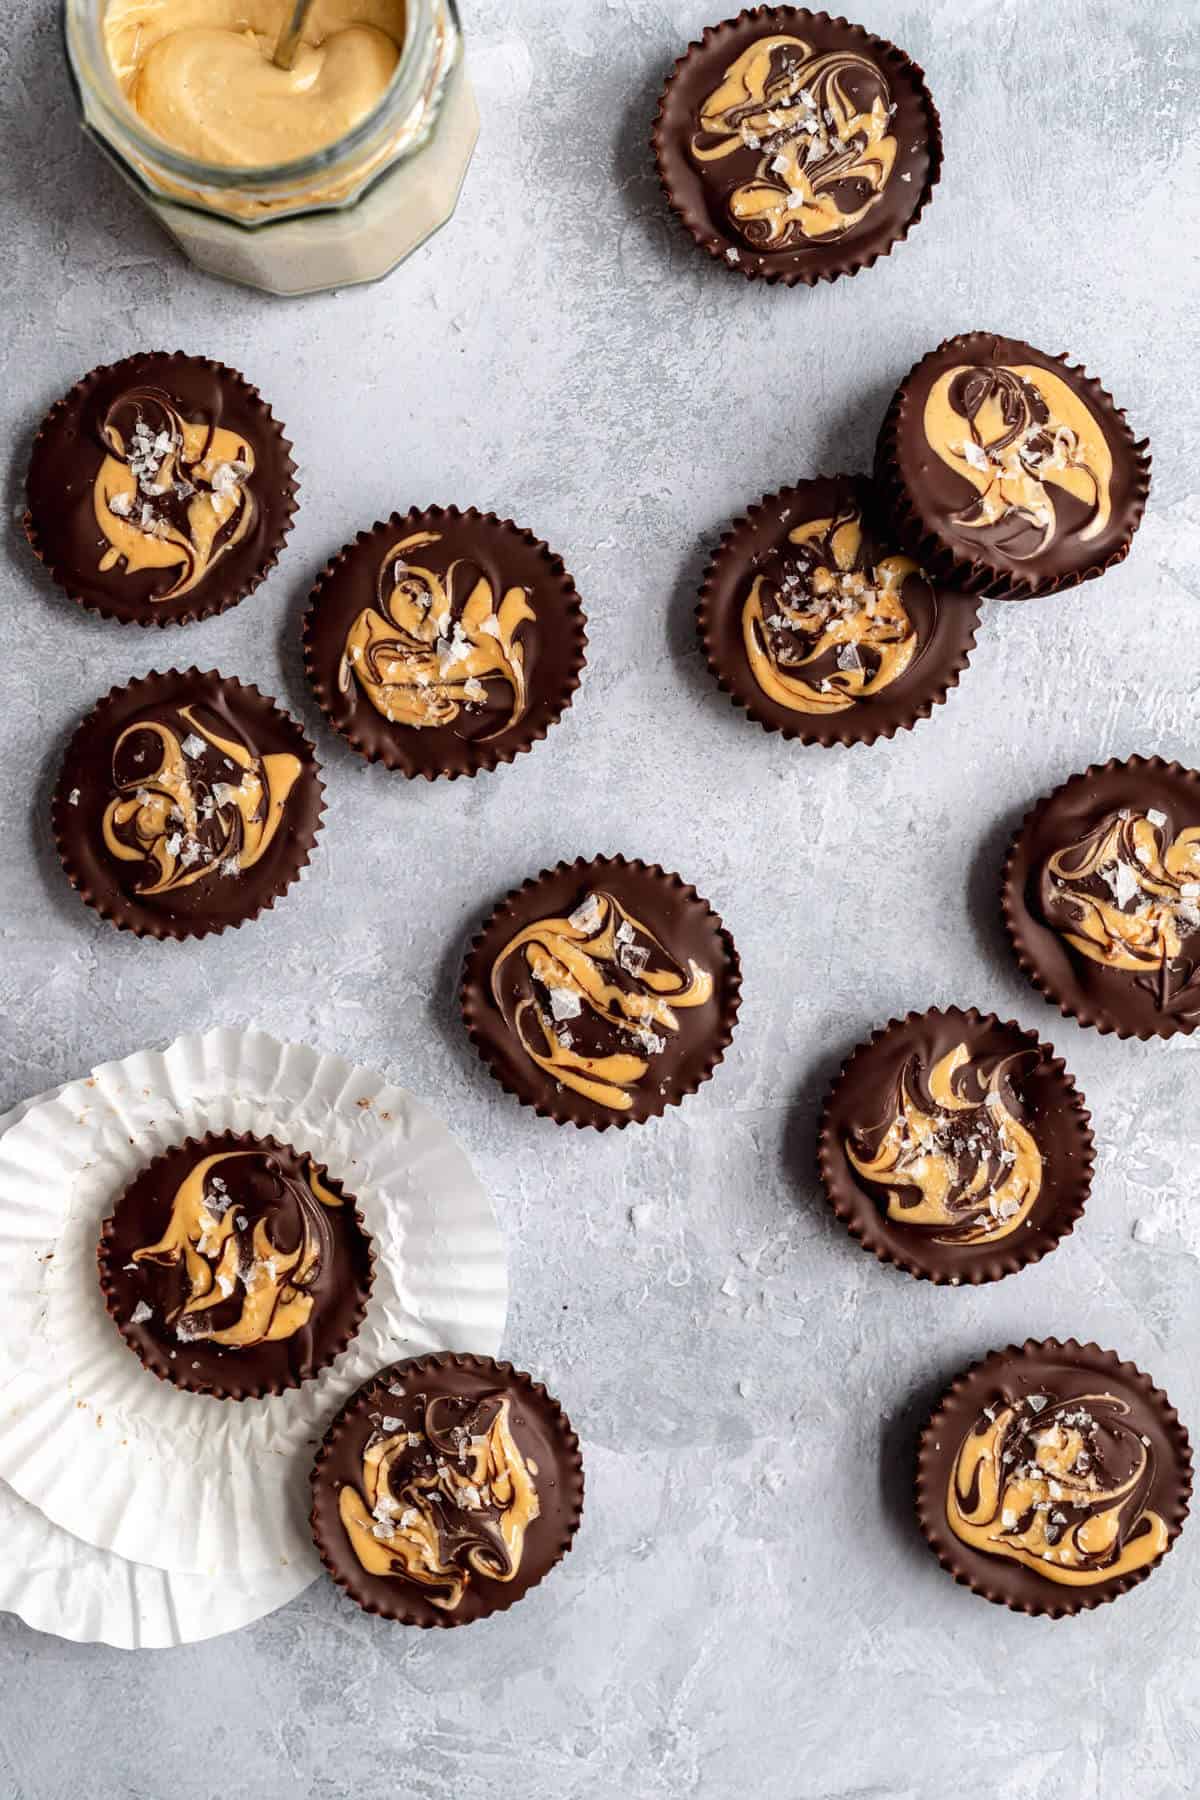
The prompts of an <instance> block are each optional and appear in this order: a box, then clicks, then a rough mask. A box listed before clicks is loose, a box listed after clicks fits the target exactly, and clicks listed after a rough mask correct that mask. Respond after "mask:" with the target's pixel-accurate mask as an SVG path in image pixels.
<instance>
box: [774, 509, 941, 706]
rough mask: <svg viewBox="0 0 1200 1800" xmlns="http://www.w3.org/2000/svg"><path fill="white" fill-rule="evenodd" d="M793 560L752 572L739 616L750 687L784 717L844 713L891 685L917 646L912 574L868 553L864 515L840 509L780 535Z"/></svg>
mask: <svg viewBox="0 0 1200 1800" xmlns="http://www.w3.org/2000/svg"><path fill="white" fill-rule="evenodd" d="M788 543H789V544H792V545H795V546H796V548H795V552H794V554H787V555H785V556H784V558H783V559H782V561H781V562H779V564H778V566H770V567H768V568H766V569H764V570H762V571H760V573H759V574H757V575H756V576H755V578H754V582H753V584H752V586H751V588H750V592H749V594H748V596H747V598H746V601H745V603H744V605H743V608H742V641H743V644H744V645H745V650H746V656H747V659H748V660H749V663H750V669H751V672H752V674H753V676H754V679H755V681H756V682H757V683H758V685H759V687H760V688H761V689H762V691H763V693H764V694H766V695H767V697H768V699H771V700H773V701H775V703H776V705H778V706H785V707H787V708H788V709H789V711H792V712H801V713H826V714H828V713H837V712H844V711H845V710H846V709H847V708H848V707H851V706H854V705H855V704H856V702H858V701H861V700H869V699H871V698H872V697H873V696H874V695H876V694H879V693H881V692H882V691H883V690H884V689H885V688H889V687H891V685H892V683H893V682H895V681H898V680H899V678H900V676H901V675H903V674H904V672H905V670H906V669H907V668H908V667H909V666H910V664H911V663H912V661H913V659H914V657H916V656H917V654H918V652H919V650H920V648H921V646H920V642H919V637H918V632H917V628H916V626H915V624H914V622H913V620H912V618H911V617H910V615H909V613H908V611H907V610H906V608H905V605H904V584H905V582H906V581H907V580H908V578H909V577H910V576H912V575H917V574H919V572H920V571H919V570H918V567H917V565H916V563H915V562H913V561H912V560H911V558H909V557H907V556H884V557H881V558H880V559H879V560H878V561H877V562H872V560H871V558H870V557H869V556H868V555H867V553H866V549H865V545H864V537H863V526H862V517H861V514H860V513H859V512H858V510H857V508H856V507H854V506H853V505H847V506H845V507H844V508H843V510H842V511H841V512H839V513H838V515H837V516H836V517H835V518H828V519H810V520H807V521H806V522H805V523H804V524H802V525H798V526H796V528H795V529H794V530H793V531H791V532H790V533H789V534H788Z"/></svg>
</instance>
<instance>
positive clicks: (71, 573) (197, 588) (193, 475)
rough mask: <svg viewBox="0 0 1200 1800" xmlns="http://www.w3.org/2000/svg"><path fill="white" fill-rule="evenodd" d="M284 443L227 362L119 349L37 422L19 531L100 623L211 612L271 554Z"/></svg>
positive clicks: (287, 465)
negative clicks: (116, 358) (115, 358)
mask: <svg viewBox="0 0 1200 1800" xmlns="http://www.w3.org/2000/svg"><path fill="white" fill-rule="evenodd" d="M291 450H292V446H291V444H290V443H289V442H288V440H287V438H286V437H285V436H284V435H283V429H282V427H281V426H280V424H279V422H278V420H277V419H276V418H275V417H274V415H273V413H272V412H271V409H270V407H269V406H268V405H267V403H266V401H265V400H264V399H263V397H262V395H261V394H260V393H259V391H258V389H257V388H256V387H252V386H251V384H250V383H249V382H248V381H247V380H246V378H245V376H244V375H241V374H239V373H238V371H237V370H236V369H231V368H227V367H226V365H225V364H224V363H219V362H213V361H211V360H210V359H209V358H208V357H203V356H188V355H185V353H184V352H183V351H182V350H175V351H171V352H166V351H151V352H143V353H141V354H139V355H136V356H128V357H126V358H125V359H124V361H122V362H118V363H110V364H107V365H105V366H102V367H100V368H96V369H93V370H92V371H91V373H90V374H88V375H85V376H83V378H82V379H81V380H80V381H78V382H76V384H75V386H74V387H73V388H72V389H71V390H70V392H69V393H67V394H65V395H64V396H63V398H62V399H61V400H58V401H56V402H55V404H54V405H53V406H52V407H51V408H50V411H49V413H48V414H47V415H46V418H45V419H44V420H43V422H42V424H41V426H40V428H39V430H38V434H37V437H36V439H35V440H34V445H33V452H32V456H31V460H30V464H29V474H28V477H27V482H26V500H27V510H26V513H25V521H24V523H25V534H26V536H27V537H28V539H29V542H30V545H31V547H32V548H33V550H34V553H35V554H36V555H37V557H38V558H39V560H40V561H41V562H42V563H43V564H44V565H45V567H46V569H47V570H48V571H49V573H50V575H51V576H52V577H53V578H54V580H55V581H56V582H57V583H58V585H59V586H60V587H61V588H63V589H64V590H65V591H66V593H67V594H68V595H69V596H70V598H71V599H72V600H75V601H77V602H78V604H79V605H80V606H86V607H88V608H89V609H90V610H91V611H92V612H97V613H99V614H100V615H101V616H102V617H103V618H106V619H117V620H119V621H121V622H122V623H128V622H134V623H137V624H139V625H186V624H190V623H191V622H193V621H194V620H197V619H208V618H212V617H213V616H214V615H215V614H217V613H222V612H225V611H227V610H228V608H229V607H231V606H236V605H237V603H238V601H239V600H244V599H245V598H246V596H247V594H250V593H253V591H254V589H255V588H256V587H258V585H259V583H260V582H262V581H263V580H264V579H265V578H266V576H267V575H268V574H269V572H270V571H271V569H273V568H274V566H275V564H276V563H277V562H278V560H279V555H280V552H281V551H282V549H283V546H284V544H285V543H286V541H287V536H288V533H289V531H290V530H291V525H292V518H293V515H294V513H295V511H296V503H297V502H296V479H295V477H296V465H295V463H294V462H293V461H292V456H291Z"/></svg>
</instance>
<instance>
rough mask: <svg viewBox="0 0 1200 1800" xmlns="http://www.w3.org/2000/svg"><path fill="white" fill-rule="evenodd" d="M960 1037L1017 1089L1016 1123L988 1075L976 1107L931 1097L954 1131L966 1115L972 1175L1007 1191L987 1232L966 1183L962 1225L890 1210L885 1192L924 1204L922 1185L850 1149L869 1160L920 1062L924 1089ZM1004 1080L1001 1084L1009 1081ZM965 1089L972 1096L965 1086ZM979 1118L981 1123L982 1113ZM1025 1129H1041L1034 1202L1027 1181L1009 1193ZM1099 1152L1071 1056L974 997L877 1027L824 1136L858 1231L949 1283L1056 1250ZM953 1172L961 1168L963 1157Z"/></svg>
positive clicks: (840, 1202) (911, 1269) (831, 1188)
mask: <svg viewBox="0 0 1200 1800" xmlns="http://www.w3.org/2000/svg"><path fill="white" fill-rule="evenodd" d="M959 1044H962V1045H965V1046H966V1048H967V1051H968V1054H969V1059H970V1064H971V1065H976V1066H977V1067H982V1068H984V1069H986V1070H987V1071H988V1072H989V1074H990V1073H991V1072H992V1071H995V1073H996V1075H997V1079H998V1080H999V1077H1000V1076H1002V1077H1003V1082H1004V1085H1005V1086H1007V1088H1008V1090H1009V1092H1008V1094H1007V1096H1004V1098H1005V1102H1006V1106H1007V1101H1009V1100H1011V1101H1012V1102H1013V1104H1014V1106H1015V1109H1016V1110H1015V1112H1014V1113H1013V1114H1012V1115H1011V1117H1012V1118H1013V1119H1014V1120H1015V1122H1016V1127H1017V1129H1016V1131H1014V1130H1013V1127H1012V1125H1011V1124H1010V1123H1009V1116H1008V1114H1007V1111H1006V1106H1005V1107H996V1108H995V1109H994V1110H993V1108H992V1107H991V1105H990V1104H989V1101H988V1099H987V1098H986V1093H987V1089H986V1088H985V1087H984V1086H981V1087H980V1090H979V1094H980V1097H979V1098H978V1099H977V1101H976V1102H975V1104H974V1105H973V1106H972V1107H970V1108H969V1109H968V1108H964V1109H963V1110H962V1111H961V1112H955V1111H953V1110H945V1109H941V1108H938V1107H937V1106H936V1104H935V1105H934V1108H933V1114H932V1116H935V1117H940V1118H942V1119H944V1121H945V1126H944V1128H945V1129H949V1130H951V1131H953V1130H954V1127H955V1125H956V1124H958V1123H960V1122H961V1127H962V1134H963V1143H962V1145H961V1146H960V1147H959V1148H960V1149H961V1153H962V1155H963V1156H964V1157H965V1158H966V1160H967V1162H968V1163H969V1165H970V1168H971V1177H972V1179H974V1178H975V1176H976V1175H977V1173H978V1171H980V1170H982V1171H983V1173H984V1177H985V1181H986V1183H987V1184H988V1188H990V1191H991V1193H992V1195H993V1196H994V1197H997V1198H998V1197H999V1196H1000V1195H1001V1194H1005V1199H1004V1202H1003V1205H1004V1207H1005V1209H1006V1210H1009V1217H1008V1218H1006V1217H1004V1216H1003V1215H1002V1213H1001V1212H1000V1211H999V1209H997V1211H996V1212H994V1213H992V1214H990V1215H989V1218H988V1219H987V1220H986V1221H984V1226H983V1229H984V1230H985V1231H987V1232H988V1235H986V1236H983V1237H979V1238H978V1241H972V1238H973V1236H976V1235H977V1231H978V1227H976V1228H975V1230H974V1231H972V1230H971V1229H964V1227H966V1226H967V1225H968V1222H969V1220H971V1219H974V1218H976V1217H977V1216H978V1209H976V1208H974V1207H973V1206H972V1205H971V1204H970V1198H969V1197H968V1196H967V1195H966V1194H964V1195H963V1196H962V1200H961V1202H960V1211H961V1218H960V1222H959V1224H958V1225H957V1226H955V1225H946V1226H944V1227H939V1226H936V1225H932V1224H923V1225H915V1224H911V1223H906V1222H905V1220H904V1218H903V1214H902V1213H901V1214H900V1216H898V1217H897V1216H893V1215H892V1213H891V1210H890V1208H889V1205H888V1196H889V1195H890V1194H892V1193H895V1194H897V1195H900V1196H911V1197H912V1199H913V1204H914V1207H915V1205H916V1203H917V1200H918V1199H919V1198H920V1197H921V1194H922V1190H921V1189H920V1187H919V1186H918V1185H916V1184H915V1183H907V1184H906V1183H904V1182H903V1181H901V1180H898V1179H892V1174H891V1173H890V1172H888V1171H886V1170H884V1169H878V1170H876V1171H875V1172H874V1173H872V1174H869V1175H868V1174H864V1173H863V1171H862V1170H861V1169H856V1168H855V1166H854V1163H853V1161H852V1160H851V1155H850V1151H851V1150H852V1149H853V1150H854V1151H855V1154H858V1155H859V1160H860V1161H863V1162H865V1163H866V1165H867V1166H868V1167H871V1166H872V1163H871V1155H870V1152H871V1150H872V1149H877V1148H878V1145H879V1143H880V1142H881V1141H882V1139H883V1136H884V1133H885V1131H886V1128H887V1127H888V1126H889V1125H890V1124H891V1123H892V1121H893V1120H894V1119H896V1118H898V1117H899V1116H900V1109H901V1106H902V1103H903V1095H904V1092H905V1089H906V1086H907V1077H908V1076H909V1075H910V1074H911V1073H912V1072H913V1065H914V1064H915V1065H916V1071H915V1072H916V1075H917V1079H918V1081H919V1082H920V1084H921V1092H922V1093H925V1091H926V1084H927V1082H928V1079H929V1076H930V1074H931V1071H932V1069H933V1067H934V1065H935V1064H936V1063H937V1062H938V1061H939V1060H940V1059H942V1058H944V1057H947V1056H949V1055H951V1054H952V1053H953V1051H954V1050H955V1048H956V1047H957V1046H958V1045H959ZM958 1085H959V1086H960V1088H961V1084H958ZM997 1092H998V1093H1001V1094H1002V1093H1003V1090H1002V1088H999V1087H998V1088H997ZM958 1097H959V1098H962V1097H964V1096H963V1095H962V1094H961V1092H960V1093H959V1095H958ZM1002 1114H1003V1115H1004V1116H1003V1124H1002V1125H998V1124H996V1123H995V1121H996V1118H997V1116H998V1115H1002ZM926 1116H930V1115H926ZM980 1120H982V1121H983V1123H982V1124H980V1123H977V1122H976V1121H980ZM981 1133H982V1134H983V1135H982V1136H981V1135H980V1134H981ZM1018 1134H1020V1135H1018ZM1025 1136H1028V1137H1029V1138H1030V1139H1032V1141H1033V1144H1034V1146H1035V1149H1036V1153H1037V1157H1038V1164H1037V1186H1036V1194H1035V1197H1034V1198H1033V1199H1032V1201H1031V1202H1029V1203H1028V1207H1027V1210H1026V1200H1027V1191H1020V1192H1018V1186H1019V1184H1018V1183H1014V1184H1013V1191H1012V1193H1011V1194H1007V1193H1006V1189H1007V1187H1008V1185H1009V1179H1010V1178H1009V1175H1008V1170H1009V1169H1011V1168H1014V1167H1015V1166H1016V1165H1015V1163H1008V1162H1007V1158H1008V1157H1015V1156H1016V1155H1017V1154H1019V1152H1020V1150H1021V1149H1023V1148H1025V1146H1024V1137H1025ZM989 1140H994V1141H989ZM860 1153H861V1154H860ZM1094 1164H1095V1140H1094V1138H1093V1135H1092V1129H1091V1118H1090V1115H1089V1113H1088V1111H1087V1109H1086V1107H1085V1105H1084V1102H1083V1096H1082V1095H1081V1094H1080V1092H1079V1090H1078V1088H1077V1087H1076V1085H1075V1082H1074V1080H1073V1078H1072V1077H1071V1075H1070V1074H1069V1073H1068V1071H1067V1068H1066V1065H1065V1064H1064V1062H1063V1060H1062V1058H1061V1057H1059V1056H1056V1055H1055V1053H1054V1051H1053V1049H1052V1048H1051V1047H1050V1045H1048V1044H1043V1043H1040V1042H1039V1041H1038V1038H1037V1036H1036V1035H1035V1033H1033V1032H1031V1031H1025V1030H1024V1029H1023V1028H1022V1027H1021V1026H1020V1025H1018V1024H1017V1023H1016V1022H1015V1021H1014V1020H1012V1019H1010V1020H1008V1021H1007V1022H1002V1021H1001V1020H1000V1019H999V1018H997V1016H996V1014H995V1013H981V1012H978V1011H977V1010H976V1009H975V1008H974V1007H971V1008H969V1009H968V1010H966V1011H964V1010H963V1009H962V1008H960V1007H956V1006H951V1007H946V1008H944V1009H943V1008H940V1007H931V1008H930V1009H929V1011H928V1012H924V1013H917V1012H910V1013H908V1014H907V1015H906V1017H905V1018H903V1019H892V1020H891V1021H890V1022H889V1023H888V1024H887V1025H885V1026H882V1027H881V1028H880V1029H879V1030H878V1031H876V1032H874V1033H873V1035H872V1036H871V1037H870V1038H869V1039H868V1040H867V1041H866V1042H865V1043H863V1044H860V1045H859V1047H858V1048H857V1049H856V1050H855V1051H854V1052H853V1054H852V1055H851V1056H850V1057H849V1058H848V1059H847V1061H846V1062H845V1064H844V1065H843V1067H842V1070H841V1073H840V1074H839V1075H838V1077H837V1079H836V1081H835V1082H834V1084H833V1087H832V1088H831V1090H830V1093H829V1095H828V1098H827V1099H826V1101H825V1105H824V1108H823V1110H822V1114H821V1122H820V1127H819V1130H818V1137H817V1166H818V1170H819V1173H820V1177H821V1182H822V1185H823V1187H824V1189H825V1192H826V1195H827V1196H828V1199H829V1202H830V1205H831V1206H832V1207H833V1210H834V1212H835V1213H836V1215H837V1217H838V1218H839V1219H840V1220H841V1221H842V1223H843V1225H845V1226H846V1229H847V1230H848V1231H849V1232H850V1234H851V1236H852V1237H855V1238H857V1239H858V1241H859V1243H860V1244H861V1245H862V1247H863V1249H864V1250H869V1251H871V1252H872V1254H873V1255H874V1256H876V1257H877V1258H878V1260H879V1261H880V1262H881V1263H892V1264H894V1265H895V1266H896V1267H897V1268H899V1269H903V1270H904V1271H905V1273H906V1274H908V1275H915V1276H917V1277H918V1278H919V1279H921V1280H924V1281H932V1282H934V1283H936V1284H938V1285H942V1286H955V1287H957V1286H961V1285H970V1286H978V1285H980V1284H981V1283H983V1282H988V1281H1000V1280H1002V1279H1003V1277H1004V1276H1006V1275H1014V1274H1016V1273H1017V1272H1018V1271H1019V1270H1021V1269H1023V1268H1026V1267H1028V1265H1029V1264H1030V1263H1034V1262H1038V1261H1040V1260H1041V1258H1042V1257H1043V1256H1046V1255H1048V1254H1049V1253H1050V1251H1052V1250H1054V1249H1055V1248H1056V1247H1057V1245H1058V1244H1059V1243H1060V1242H1061V1240H1062V1239H1063V1238H1064V1237H1066V1236H1067V1235H1068V1234H1069V1233H1070V1232H1071V1231H1072V1230H1073V1229H1074V1227H1075V1224H1076V1222H1077V1220H1078V1219H1079V1218H1080V1217H1081V1215H1082V1213H1083V1209H1084V1206H1085V1205H1086V1203H1087V1199H1088V1195H1089V1193H1090V1192H1091V1184H1092V1170H1093V1167H1094ZM924 1172H925V1171H924V1170H923V1169H922V1171H921V1173H924ZM955 1175H956V1179H957V1178H958V1168H957V1165H956V1171H955ZM1022 1179H1026V1180H1027V1179H1028V1178H1027V1177H1025V1176H1022ZM984 1191H985V1192H986V1191H987V1189H986V1188H985V1190H984ZM976 1197H980V1196H976Z"/></svg>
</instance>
